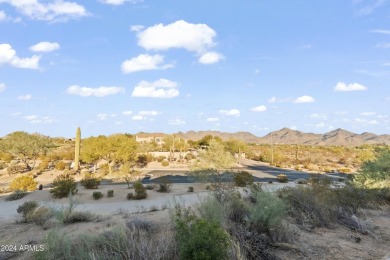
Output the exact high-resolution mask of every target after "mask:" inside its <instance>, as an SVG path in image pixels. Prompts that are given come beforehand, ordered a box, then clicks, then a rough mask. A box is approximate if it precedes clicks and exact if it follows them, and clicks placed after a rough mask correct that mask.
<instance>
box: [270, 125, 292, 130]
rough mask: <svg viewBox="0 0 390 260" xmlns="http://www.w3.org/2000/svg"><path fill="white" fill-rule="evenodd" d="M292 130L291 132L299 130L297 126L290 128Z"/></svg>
mask: <svg viewBox="0 0 390 260" xmlns="http://www.w3.org/2000/svg"><path fill="white" fill-rule="evenodd" d="M266 129H268V128H266ZM290 129H291V130H297V129H298V128H297V126H295V125H293V126H290Z"/></svg>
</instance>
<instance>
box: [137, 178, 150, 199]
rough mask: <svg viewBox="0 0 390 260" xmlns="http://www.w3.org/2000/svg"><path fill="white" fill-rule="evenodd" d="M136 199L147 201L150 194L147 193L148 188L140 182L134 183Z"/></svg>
mask: <svg viewBox="0 0 390 260" xmlns="http://www.w3.org/2000/svg"><path fill="white" fill-rule="evenodd" d="M134 193H135V195H134V199H136V200H142V199H146V197H147V196H148V194H147V193H146V188H145V187H144V185H143V184H142V183H141V182H140V181H136V182H134Z"/></svg>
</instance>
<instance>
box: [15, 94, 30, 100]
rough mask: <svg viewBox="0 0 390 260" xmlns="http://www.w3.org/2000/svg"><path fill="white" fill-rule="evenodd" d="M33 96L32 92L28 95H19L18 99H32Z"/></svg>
mask: <svg viewBox="0 0 390 260" xmlns="http://www.w3.org/2000/svg"><path fill="white" fill-rule="evenodd" d="M31 98H32V96H31V95H30V94H27V95H22V96H18V99H19V100H26V101H27V100H30V99H31Z"/></svg>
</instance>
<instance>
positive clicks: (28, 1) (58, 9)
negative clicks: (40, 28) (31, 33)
mask: <svg viewBox="0 0 390 260" xmlns="http://www.w3.org/2000/svg"><path fill="white" fill-rule="evenodd" d="M0 3H7V4H9V5H11V6H13V7H15V8H16V10H17V11H18V12H19V13H21V14H23V15H25V16H27V17H29V18H30V19H33V20H44V21H66V20H68V19H70V18H78V17H83V16H87V15H88V13H87V11H86V9H85V8H84V6H82V5H79V4H77V3H75V2H67V1H63V0H55V1H44V2H42V1H40V0H0Z"/></svg>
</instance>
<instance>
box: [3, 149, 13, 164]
mask: <svg viewBox="0 0 390 260" xmlns="http://www.w3.org/2000/svg"><path fill="white" fill-rule="evenodd" d="M13 159H14V157H13V156H12V154H10V153H3V152H0V160H3V161H4V162H6V163H10V162H11V161H12V160H13Z"/></svg>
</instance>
